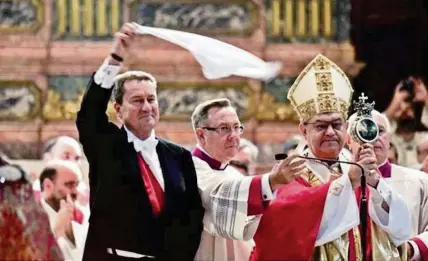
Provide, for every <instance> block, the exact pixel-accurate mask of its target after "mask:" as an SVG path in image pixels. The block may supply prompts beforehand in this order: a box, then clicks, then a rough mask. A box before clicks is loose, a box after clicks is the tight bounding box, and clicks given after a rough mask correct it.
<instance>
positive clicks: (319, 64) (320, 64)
mask: <svg viewBox="0 0 428 261" xmlns="http://www.w3.org/2000/svg"><path fill="white" fill-rule="evenodd" d="M330 67H331V62H330V61H328V60H326V59H323V58H322V57H318V58H317V59H316V60H315V62H314V68H315V70H317V71H325V70H330ZM339 69H340V68H339ZM340 70H341V69H340Z"/></svg>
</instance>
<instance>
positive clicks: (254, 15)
mask: <svg viewBox="0 0 428 261" xmlns="http://www.w3.org/2000/svg"><path fill="white" fill-rule="evenodd" d="M137 3H138V0H132V2H130V3H128V8H127V11H128V12H129V13H128V17H129V19H130V20H135V19H134V18H135V11H132V10H136V8H135V5H136V4H137ZM144 3H160V4H161V3H166V2H165V1H162V0H145V1H144ZM174 3H177V4H187V3H189V4H246V5H247V7H248V9H249V12H250V24H249V25H248V26H247V27H246V28H244V29H243V30H228V29H213V30H207V29H201V30H198V29H195V30H186V28H172V29H173V30H186V32H190V33H200V34H208V35H213V34H217V35H240V34H243V35H249V34H251V33H252V32H254V31H255V30H256V29H257V28H258V26H260V14H259V12H258V11H259V10H258V8H257V5H256V4H255V3H254V2H253V1H251V0H175V1H174Z"/></svg>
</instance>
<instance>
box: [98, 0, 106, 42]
mask: <svg viewBox="0 0 428 261" xmlns="http://www.w3.org/2000/svg"><path fill="white" fill-rule="evenodd" d="M96 10H97V11H96V12H97V21H96V29H97V30H96V31H97V36H105V35H107V34H108V30H107V17H106V12H107V6H106V0H97V6H96Z"/></svg>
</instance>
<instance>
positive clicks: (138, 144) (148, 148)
mask: <svg viewBox="0 0 428 261" xmlns="http://www.w3.org/2000/svg"><path fill="white" fill-rule="evenodd" d="M124 128H125V131H126V134H127V136H128V142H129V143H133V144H134V149H135V151H137V152H148V153H150V154H152V153H153V152H155V151H156V146H157V145H158V142H159V140H157V139H156V136H155V131H154V130H152V132H151V133H150V136H149V137H148V138H147V139H145V140H141V139H139V138H138V137H137V136H135V134H134V133H132V132H131V131H130V130H128V128H126V126H124Z"/></svg>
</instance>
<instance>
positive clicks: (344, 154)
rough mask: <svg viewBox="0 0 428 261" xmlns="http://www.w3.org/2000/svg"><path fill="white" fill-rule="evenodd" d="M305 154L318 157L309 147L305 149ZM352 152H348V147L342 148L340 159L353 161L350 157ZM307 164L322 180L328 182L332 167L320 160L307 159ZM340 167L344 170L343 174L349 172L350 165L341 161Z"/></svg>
mask: <svg viewBox="0 0 428 261" xmlns="http://www.w3.org/2000/svg"><path fill="white" fill-rule="evenodd" d="M303 155H304V156H307V157H315V158H317V157H316V156H315V155H314V154H313V153H312V150H310V149H309V148H308V149H306V150H304V151H303ZM350 156H351V154H350V152H348V151H347V150H346V149H342V151H341V152H340V154H339V160H340V161H351V159H350ZM306 166H307V167H308V168H310V169H312V170H314V171H315V174H317V176H318V178H320V179H321V181H322V182H324V183H325V182H327V181H328V180H329V178H330V174H331V172H330V169H329V166H328V165H327V164H324V163H322V162H318V161H312V160H311V161H307V162H306ZM340 168H341V170H342V174H346V175H347V174H348V172H349V168H350V165H349V164H345V163H340Z"/></svg>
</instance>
